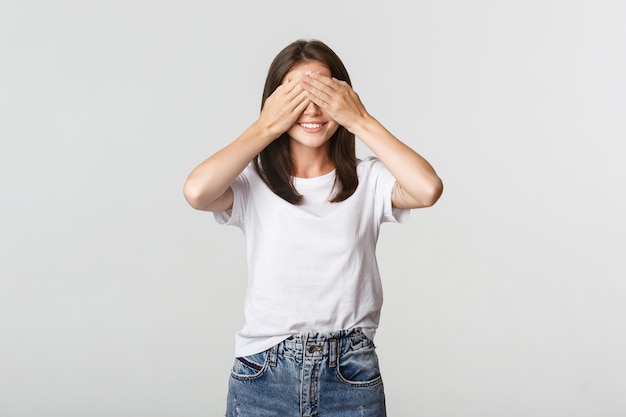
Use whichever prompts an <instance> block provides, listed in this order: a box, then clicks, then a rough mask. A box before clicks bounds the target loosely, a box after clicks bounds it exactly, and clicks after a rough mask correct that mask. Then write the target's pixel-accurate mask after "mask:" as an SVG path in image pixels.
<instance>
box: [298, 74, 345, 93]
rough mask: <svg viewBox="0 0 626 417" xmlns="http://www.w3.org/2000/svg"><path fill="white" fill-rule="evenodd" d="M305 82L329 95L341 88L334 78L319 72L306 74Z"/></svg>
mask: <svg viewBox="0 0 626 417" xmlns="http://www.w3.org/2000/svg"><path fill="white" fill-rule="evenodd" d="M303 81H304V82H305V83H308V84H310V85H312V86H313V87H315V88H317V89H319V90H321V91H324V92H325V93H326V94H329V95H330V94H331V93H332V92H333V91H334V90H336V89H337V88H338V87H339V84H338V83H337V81H336V80H335V79H334V78H331V77H327V76H326V75H322V74H320V73H317V72H310V73H306V74H304V77H303Z"/></svg>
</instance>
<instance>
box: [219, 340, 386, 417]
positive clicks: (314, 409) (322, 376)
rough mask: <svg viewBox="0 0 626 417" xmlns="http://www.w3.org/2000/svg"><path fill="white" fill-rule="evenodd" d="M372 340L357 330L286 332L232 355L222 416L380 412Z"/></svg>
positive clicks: (376, 415)
mask: <svg viewBox="0 0 626 417" xmlns="http://www.w3.org/2000/svg"><path fill="white" fill-rule="evenodd" d="M386 415H387V414H386V411H385V394H384V389H383V382H382V379H381V376H380V370H379V368H378V356H377V355H376V351H375V347H374V344H373V343H372V341H371V340H369V339H368V338H367V337H366V336H365V335H364V334H363V332H361V330H360V329H351V330H341V331H337V332H330V333H309V334H300V335H295V336H292V337H290V338H289V339H287V340H285V341H283V342H281V343H279V344H278V345H276V346H274V347H273V348H271V349H269V350H267V351H265V352H262V353H257V354H255V355H250V356H245V357H241V358H236V359H235V364H234V366H233V369H232V372H231V376H230V380H229V384H228V403H227V410H226V416H227V417H270V416H272V417H315V416H319V417H385V416H386Z"/></svg>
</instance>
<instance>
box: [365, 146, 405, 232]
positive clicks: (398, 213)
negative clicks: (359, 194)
mask: <svg viewBox="0 0 626 417" xmlns="http://www.w3.org/2000/svg"><path fill="white" fill-rule="evenodd" d="M364 162H366V163H368V164H371V167H370V170H371V172H370V175H371V176H372V181H374V183H375V184H376V197H377V199H378V198H380V199H381V204H382V209H383V210H382V221H383V222H392V223H404V222H406V221H407V220H408V218H409V214H410V213H411V210H409V209H399V208H393V206H392V204H391V192H392V191H393V186H394V184H395V183H396V178H395V177H394V176H393V175H392V174H391V172H389V170H388V169H387V167H385V165H384V164H383V163H382V162H381V161H380V160H379V159H378V158H376V157H368V158H366V159H365V160H364Z"/></svg>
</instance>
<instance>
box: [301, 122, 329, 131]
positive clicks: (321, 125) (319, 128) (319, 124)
mask: <svg viewBox="0 0 626 417" xmlns="http://www.w3.org/2000/svg"><path fill="white" fill-rule="evenodd" d="M327 123H328V122H298V126H300V128H301V129H302V130H304V131H305V132H307V133H317V132H320V131H322V130H323V129H324V127H325V126H326V124H327ZM305 125H309V126H305ZM311 125H317V126H316V127H311Z"/></svg>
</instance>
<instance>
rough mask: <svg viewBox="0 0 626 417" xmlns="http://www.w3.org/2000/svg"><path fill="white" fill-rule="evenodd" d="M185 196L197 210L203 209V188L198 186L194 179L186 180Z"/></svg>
mask: <svg viewBox="0 0 626 417" xmlns="http://www.w3.org/2000/svg"><path fill="white" fill-rule="evenodd" d="M183 196H185V200H187V202H188V203H189V205H190V206H191V207H193V208H194V209H196V210H202V207H203V205H202V200H203V199H202V190H201V189H200V187H198V186H196V185H195V184H194V183H193V181H191V180H189V179H187V181H185V185H184V186H183Z"/></svg>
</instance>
